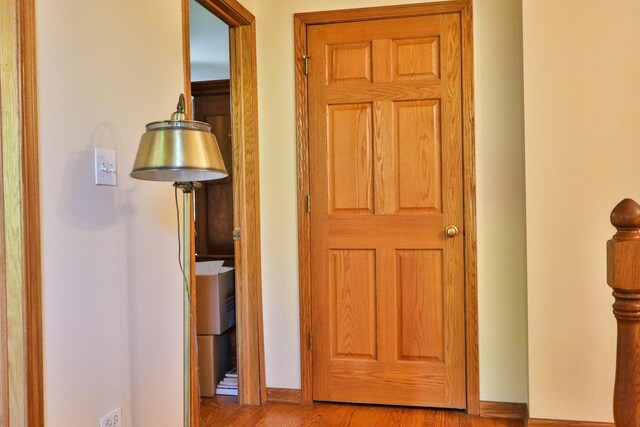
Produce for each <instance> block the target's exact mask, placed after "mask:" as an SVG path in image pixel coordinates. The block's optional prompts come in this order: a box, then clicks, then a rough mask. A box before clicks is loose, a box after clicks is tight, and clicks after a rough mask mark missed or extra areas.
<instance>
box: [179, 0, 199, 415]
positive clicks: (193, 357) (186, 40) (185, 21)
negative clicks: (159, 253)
mask: <svg viewBox="0 0 640 427" xmlns="http://www.w3.org/2000/svg"><path fill="white" fill-rule="evenodd" d="M181 8H182V52H183V53H182V55H183V74H184V95H185V98H186V100H187V102H185V104H186V105H185V112H186V114H187V117H192V114H193V111H192V107H193V106H192V103H191V102H190V100H191V50H190V43H191V40H190V35H189V34H190V33H189V0H182V3H181ZM193 197H194V195H193V194H191V197H190V200H193V199H192V198H193ZM191 203H192V202H191ZM191 217H192V218H193V215H192V216H191ZM189 236H191V237H190V238H189V240H188V241H189V253H190V254H191V256H190V261H189V269H188V271H189V276H190V277H189V283H190V285H189V295H190V300H191V311H192V317H193V318H194V319H195V318H196V312H197V299H196V297H195V295H196V273H195V271H196V269H195V238H194V236H195V224H194V222H193V219H192V220H191V221H190V222H189ZM185 240H186V238H185ZM189 363H190V365H189V368H190V369H189V372H190V374H189V376H190V378H189V388H190V391H189V393H190V401H189V411H190V414H189V420H190V424H189V426H186V427H198V426H199V425H200V400H199V398H198V396H199V395H200V389H199V386H198V381H199V379H198V368H197V367H198V351H197V343H196V331H195V325H194V322H192V324H191V328H190V332H189Z"/></svg>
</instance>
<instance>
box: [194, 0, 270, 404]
mask: <svg viewBox="0 0 640 427" xmlns="http://www.w3.org/2000/svg"><path fill="white" fill-rule="evenodd" d="M197 1H198V3H200V4H201V5H202V6H204V7H205V8H206V9H207V10H209V11H210V12H211V13H213V14H214V15H216V16H217V17H218V18H220V19H221V20H222V21H223V22H225V23H226V24H227V25H229V27H230V28H229V42H230V56H231V58H230V59H231V62H230V64H231V134H232V147H233V148H232V150H233V165H232V167H233V176H234V179H233V200H234V208H233V211H234V212H233V216H234V228H239V229H240V230H241V233H242V235H241V240H236V242H235V267H236V271H235V277H236V331H237V355H238V372H239V375H238V401H239V403H240V404H241V405H242V404H248V405H260V404H262V402H266V398H267V390H266V385H265V380H264V379H265V372H264V338H263V327H262V283H261V282H262V276H261V267H260V265H261V261H260V257H261V252H260V191H259V169H258V105H257V104H258V96H257V92H258V91H257V70H256V24H255V17H254V16H253V15H252V14H251V13H250V12H249V11H248V10H247V9H245V8H244V7H243V6H242V5H241V4H240V3H239V2H238V1H237V0H197ZM182 23H183V25H182V29H183V38H182V40H183V52H184V77H185V81H184V91H185V95H186V96H187V99H190V97H191V67H190V63H189V3H188V0H182ZM187 104H190V103H187ZM188 108H189V110H188V113H189V114H190V113H191V111H190V108H191V105H189V106H188ZM192 241H193V239H192ZM191 253H194V250H192V251H191ZM192 271H195V268H194V269H192ZM194 282H195V281H194ZM192 366H194V367H195V365H192ZM191 374H192V384H194V383H195V384H197V372H196V371H195V369H192V372H191Z"/></svg>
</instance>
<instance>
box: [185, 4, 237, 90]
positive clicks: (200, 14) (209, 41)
mask: <svg viewBox="0 0 640 427" xmlns="http://www.w3.org/2000/svg"><path fill="white" fill-rule="evenodd" d="M189 39H190V55H191V81H194V82H198V81H203V80H222V79H228V78H229V27H228V26H227V24H225V23H224V22H222V21H221V20H220V19H218V17H216V16H215V15H214V14H212V13H211V12H209V11H208V10H207V9H205V8H204V7H202V5H200V4H199V3H198V2H197V1H196V0H189Z"/></svg>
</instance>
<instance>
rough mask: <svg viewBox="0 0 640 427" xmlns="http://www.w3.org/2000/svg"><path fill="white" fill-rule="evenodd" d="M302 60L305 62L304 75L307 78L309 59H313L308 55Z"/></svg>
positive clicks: (303, 56)
mask: <svg viewBox="0 0 640 427" xmlns="http://www.w3.org/2000/svg"><path fill="white" fill-rule="evenodd" d="M302 59H303V60H304V74H305V75H306V76H308V75H309V59H311V57H310V56H309V55H307V54H304V55H302Z"/></svg>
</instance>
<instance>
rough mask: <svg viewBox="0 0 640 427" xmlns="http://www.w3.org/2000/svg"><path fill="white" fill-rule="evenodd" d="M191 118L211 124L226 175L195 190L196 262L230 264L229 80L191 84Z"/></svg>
mask: <svg viewBox="0 0 640 427" xmlns="http://www.w3.org/2000/svg"><path fill="white" fill-rule="evenodd" d="M191 94H192V96H193V119H194V120H198V121H201V122H206V123H209V124H210V125H211V128H212V129H211V131H212V132H213V134H214V135H215V136H216V139H217V140H218V145H219V146H220V151H221V152H222V159H223V160H224V164H225V166H226V167H227V172H228V173H229V177H227V178H225V179H222V180H218V181H211V182H203V186H202V188H200V189H198V190H197V191H196V209H195V212H196V219H195V233H196V238H195V243H196V261H206V260H224V261H225V265H228V266H233V260H234V248H233V186H232V182H233V176H232V169H233V168H232V163H231V162H232V147H231V97H230V92H229V80H212V81H205V82H193V83H191Z"/></svg>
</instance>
